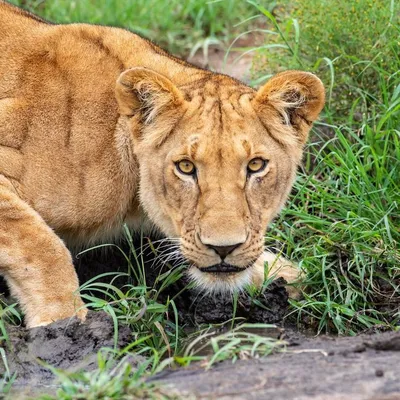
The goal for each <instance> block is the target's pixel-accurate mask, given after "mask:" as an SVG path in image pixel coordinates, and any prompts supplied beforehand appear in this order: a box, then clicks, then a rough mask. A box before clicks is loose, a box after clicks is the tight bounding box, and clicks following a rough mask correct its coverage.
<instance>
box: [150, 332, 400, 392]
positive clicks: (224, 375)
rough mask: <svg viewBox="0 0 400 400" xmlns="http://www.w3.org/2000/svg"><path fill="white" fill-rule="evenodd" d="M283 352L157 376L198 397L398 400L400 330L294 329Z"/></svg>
mask: <svg viewBox="0 0 400 400" xmlns="http://www.w3.org/2000/svg"><path fill="white" fill-rule="evenodd" d="M287 334H288V338H287V341H288V346H287V350H286V351H285V352H283V353H277V354H273V355H270V356H268V357H266V358H263V359H257V360H255V359H251V360H246V361H238V362H236V363H235V364H232V363H231V362H223V363H221V364H219V365H217V366H216V367H214V368H212V369H211V370H208V371H205V370H204V369H203V368H201V367H200V366H198V365H194V366H193V367H191V368H187V369H180V370H176V371H166V372H163V373H162V374H159V375H158V376H156V377H155V378H153V380H157V381H158V382H160V383H162V384H168V385H171V386H173V387H174V388H176V389H178V390H181V391H185V392H186V396H189V395H191V396H192V397H193V398H196V399H227V400H228V399H268V400H309V399H310V400H311V399H313V400H398V399H400V379H399V377H400V332H398V333H393V332H390V333H389V332H386V333H380V334H373V335H361V336H358V337H342V338H332V337H326V336H322V337H317V338H306V337H304V336H302V335H300V334H296V333H293V332H290V331H289V332H288V333H287Z"/></svg>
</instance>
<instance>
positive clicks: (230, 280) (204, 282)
mask: <svg viewBox="0 0 400 400" xmlns="http://www.w3.org/2000/svg"><path fill="white" fill-rule="evenodd" d="M209 268H211V267H209ZM205 270H206V271H205V272H203V271H202V270H200V269H199V268H197V267H196V266H192V267H190V268H189V270H188V275H189V277H190V278H191V279H192V280H193V281H194V282H195V284H196V287H197V288H198V289H200V290H202V291H204V292H208V293H224V292H225V293H226V292H230V293H232V292H235V291H241V290H242V289H243V288H244V287H245V286H248V285H250V284H251V282H252V281H253V279H252V278H253V267H249V268H246V269H243V270H241V271H240V272H238V271H237V270H235V271H233V270H232V271H230V270H229V269H227V270H226V271H225V272H222V270H219V272H214V271H211V270H208V271H207V269H205Z"/></svg>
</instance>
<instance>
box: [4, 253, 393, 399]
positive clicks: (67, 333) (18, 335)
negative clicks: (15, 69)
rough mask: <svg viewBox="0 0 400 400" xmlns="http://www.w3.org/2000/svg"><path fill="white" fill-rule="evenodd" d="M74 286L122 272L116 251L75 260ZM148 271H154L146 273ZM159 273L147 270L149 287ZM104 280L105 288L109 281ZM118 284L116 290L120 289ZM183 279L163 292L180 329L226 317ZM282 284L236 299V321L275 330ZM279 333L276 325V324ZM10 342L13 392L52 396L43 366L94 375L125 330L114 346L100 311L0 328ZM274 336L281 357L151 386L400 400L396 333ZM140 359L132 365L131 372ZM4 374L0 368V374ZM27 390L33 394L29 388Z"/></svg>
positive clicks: (225, 303)
mask: <svg viewBox="0 0 400 400" xmlns="http://www.w3.org/2000/svg"><path fill="white" fill-rule="evenodd" d="M76 268H77V271H78V274H79V276H80V280H81V282H84V281H86V280H87V279H90V278H92V277H93V276H96V275H98V274H100V273H104V272H110V271H120V272H126V260H125V257H124V256H123V255H121V254H120V252H119V251H107V252H106V253H105V254H104V253H101V252H100V253H99V252H93V253H87V254H85V255H84V256H81V257H79V259H77V260H76ZM152 271H153V272H152ZM158 273H159V271H158V270H151V269H149V270H148V271H147V279H148V282H147V283H148V285H149V286H152V284H153V283H154V281H155V277H156V275H157V274H158ZM103 280H105V281H109V280H110V278H104V279H103ZM125 283H126V281H125V280H123V279H122V280H120V281H119V282H118V284H119V285H123V284H125ZM186 284H187V281H186V280H185V278H183V279H182V280H181V281H178V282H175V283H174V284H173V285H171V286H170V287H169V288H168V289H167V290H164V291H163V292H162V295H161V297H160V298H159V300H160V301H161V302H162V301H164V300H166V299H167V298H168V297H170V298H171V297H172V296H174V295H176V293H179V292H180V291H182V294H181V295H180V296H178V297H176V298H175V303H176V306H177V308H178V310H179V319H180V325H186V326H196V324H199V323H219V322H225V321H227V320H229V319H230V318H232V310H233V305H232V300H231V299H230V298H229V297H226V296H220V295H215V296H202V295H201V294H199V293H198V292H196V291H194V290H185V286H186ZM283 284H284V282H283V281H279V280H278V281H275V282H274V283H272V284H271V285H270V286H269V287H268V288H267V290H266V291H265V292H264V293H263V294H262V295H261V296H259V297H258V298H256V299H254V298H251V297H249V296H246V295H241V296H239V298H238V303H237V312H236V316H239V317H243V318H244V319H246V320H248V321H251V322H265V323H281V321H282V319H283V318H284V316H285V313H286V310H287V305H288V302H287V293H286V290H285V288H284V286H283ZM280 325H281V326H282V323H281V324H280ZM7 332H8V335H9V342H8V343H7V342H5V341H3V342H2V343H1V346H2V347H3V348H4V349H5V351H6V354H7V361H8V365H9V369H10V371H11V372H16V373H17V379H16V381H15V384H14V386H13V393H20V392H21V390H22V389H23V388H27V387H29V388H30V389H29V392H30V394H32V393H33V392H32V391H33V388H34V389H35V390H36V391H39V392H40V391H46V392H48V391H49V387H53V389H52V390H54V386H52V385H54V382H55V381H54V378H55V376H54V374H53V373H52V372H51V370H49V369H48V368H47V367H46V364H48V365H51V366H52V367H55V368H58V369H64V370H67V371H77V370H85V371H91V370H94V369H96V368H97V352H98V351H99V350H100V349H101V348H104V347H106V348H113V347H114V345H116V347H119V348H122V347H124V346H125V345H127V344H128V343H129V342H130V341H131V333H130V330H129V328H127V327H124V326H120V327H119V337H118V342H117V343H115V342H114V326H113V322H112V319H111V318H110V317H109V316H108V315H107V314H105V313H103V312H89V314H88V317H87V321H86V322H85V323H84V324H81V323H80V321H78V320H77V319H69V320H64V321H58V322H56V323H54V324H51V325H49V326H46V327H40V328H35V329H32V330H26V329H24V328H23V327H11V326H9V327H8V328H7ZM276 334H277V335H279V336H280V338H281V339H284V340H285V341H286V342H287V347H286V349H285V351H282V352H279V353H275V354H272V355H270V356H268V357H266V358H263V359H251V358H250V359H247V360H240V361H238V362H236V363H235V364H232V363H231V362H230V361H227V362H222V363H220V364H217V365H215V366H214V367H213V368H212V369H210V370H205V369H204V365H200V364H196V363H194V364H192V365H191V366H190V367H188V368H180V369H177V370H168V371H164V372H163V373H161V374H158V375H157V376H155V377H152V378H151V380H154V381H157V382H158V383H160V384H161V385H167V386H168V387H173V388H174V390H177V391H178V392H180V393H182V398H196V399H197V398H198V399H260V398H268V399H272V400H273V399H297V400H308V399H319V400H323V399H329V400H330V399H333V400H339V399H346V400H350V399H351V400H359V399H369V400H378V399H379V400H389V399H390V400H392V399H400V379H399V376H400V332H398V333H390V332H384V333H377V334H371V335H366V334H364V335H360V336H358V337H352V338H349V337H343V338H333V337H326V336H320V337H316V338H314V337H313V338H310V337H306V336H304V335H303V334H301V333H299V332H296V331H294V330H293V329H286V330H285V329H283V328H282V329H279V330H276ZM143 361H144V360H143V358H141V357H137V358H132V360H131V362H132V364H133V365H134V366H136V365H138V363H141V362H143ZM4 372H5V370H4V366H3V365H1V363H0V374H3V373H4ZM31 388H32V389H31Z"/></svg>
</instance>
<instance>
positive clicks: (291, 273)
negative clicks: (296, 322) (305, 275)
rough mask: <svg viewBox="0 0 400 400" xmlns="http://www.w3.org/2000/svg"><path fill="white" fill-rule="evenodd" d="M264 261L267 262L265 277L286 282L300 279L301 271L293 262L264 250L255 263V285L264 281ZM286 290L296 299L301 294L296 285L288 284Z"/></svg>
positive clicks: (290, 282) (259, 285)
mask: <svg viewBox="0 0 400 400" xmlns="http://www.w3.org/2000/svg"><path fill="white" fill-rule="evenodd" d="M265 263H267V264H268V265H267V272H268V274H267V278H271V277H272V278H274V279H277V278H283V279H284V280H285V281H286V282H287V283H288V284H292V283H297V282H299V281H300V280H301V276H302V271H301V269H300V268H299V267H298V266H297V265H296V264H294V263H292V262H290V261H288V260H286V258H284V257H282V256H279V255H277V254H274V253H271V252H269V251H264V252H263V254H262V255H261V256H260V257H259V259H258V260H257V261H256V263H255V266H254V268H255V273H254V275H253V283H254V284H255V285H256V286H257V287H261V286H262V285H263V283H264V279H265V278H266V276H265ZM286 290H287V291H288V293H289V297H291V298H293V299H297V298H299V297H300V295H301V291H300V289H299V288H298V287H296V286H291V285H288V286H286Z"/></svg>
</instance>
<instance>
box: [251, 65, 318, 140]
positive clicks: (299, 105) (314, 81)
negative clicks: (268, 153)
mask: <svg viewBox="0 0 400 400" xmlns="http://www.w3.org/2000/svg"><path fill="white" fill-rule="evenodd" d="M324 103H325V89H324V86H323V84H322V82H321V81H320V79H318V78H317V77H316V76H315V75H313V74H311V73H309V72H301V71H285V72H281V73H279V74H277V75H275V76H274V77H272V78H271V79H270V80H269V81H268V82H267V83H266V84H265V85H264V86H262V87H261V88H260V89H259V90H258V92H257V94H256V96H255V98H254V100H253V107H254V109H255V110H256V112H257V113H258V116H259V117H260V119H261V121H262V122H263V123H265V124H266V125H267V126H268V125H271V119H270V117H271V111H272V112H275V113H278V115H279V117H280V119H281V123H282V124H283V125H284V126H285V127H289V128H292V129H291V132H292V133H293V134H294V135H295V138H296V139H297V142H300V144H304V143H305V141H306V140H307V136H308V132H309V131H310V129H311V125H312V123H313V122H314V121H315V120H316V119H317V117H318V115H319V113H320V112H321V110H322V108H323V107H324ZM270 131H271V134H274V133H275V132H273V131H274V127H272V126H271V129H270ZM275 131H276V129H275ZM279 131H282V130H281V129H278V132H276V133H275V134H278V135H279ZM285 131H286V134H287V130H285ZM281 133H283V132H281ZM277 139H278V140H279V139H280V140H285V138H277Z"/></svg>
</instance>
